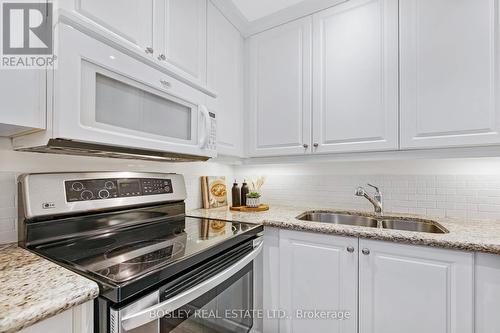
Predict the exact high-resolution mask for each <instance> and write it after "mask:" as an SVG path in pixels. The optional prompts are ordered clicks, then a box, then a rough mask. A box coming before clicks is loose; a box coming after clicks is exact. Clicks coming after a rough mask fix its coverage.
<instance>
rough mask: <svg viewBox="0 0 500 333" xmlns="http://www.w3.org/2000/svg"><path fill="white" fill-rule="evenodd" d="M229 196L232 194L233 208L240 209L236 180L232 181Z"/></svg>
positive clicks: (238, 189)
mask: <svg viewBox="0 0 500 333" xmlns="http://www.w3.org/2000/svg"><path fill="white" fill-rule="evenodd" d="M231 194H232V199H233V200H232V202H233V207H240V188H239V186H238V183H237V182H236V179H235V180H234V183H233V188H232V189H231Z"/></svg>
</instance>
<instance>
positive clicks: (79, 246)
mask: <svg viewBox="0 0 500 333" xmlns="http://www.w3.org/2000/svg"><path fill="white" fill-rule="evenodd" d="M129 214H135V215H127V214H119V215H111V216H108V217H106V218H107V219H108V221H106V222H107V225H113V224H114V223H116V224H118V225H119V224H120V221H121V220H131V219H137V218H139V219H141V220H144V219H151V218H154V217H157V216H138V215H137V213H134V212H131V213H129ZM143 214H144V213H143ZM113 219H114V220H116V221H114V222H113V221H112V220H113ZM254 227H258V226H257V225H251V224H246V223H237V222H225V221H220V220H207V219H200V218H192V217H184V216H182V217H173V218H172V217H169V218H166V219H164V220H161V219H160V220H159V221H158V220H157V221H155V222H153V223H146V224H141V225H139V226H134V227H129V228H126V229H118V230H114V231H112V232H104V231H103V232H101V233H100V234H99V235H94V236H92V237H79V238H76V239H72V240H71V241H65V242H59V243H56V244H50V245H47V246H38V247H37V248H36V249H35V250H36V251H37V252H40V253H42V254H44V255H46V256H47V257H49V258H53V259H56V260H58V261H62V262H66V263H67V264H70V265H72V266H73V267H75V268H78V269H79V270H84V271H86V272H91V273H92V274H94V275H97V276H98V277H100V278H101V279H104V280H109V281H112V282H114V283H122V282H125V281H128V280H131V279H134V278H136V277H139V276H141V275H143V274H146V273H148V272H151V271H154V270H156V269H160V268H161V267H162V266H165V265H168V264H170V263H173V262H175V261H177V260H181V259H183V258H186V257H189V256H192V255H194V254H197V253H199V252H202V251H205V250H207V249H209V248H210V247H212V246H214V245H216V244H219V243H222V242H224V241H225V240H228V239H230V238H233V237H236V236H238V235H239V234H242V233H244V232H245V231H247V230H250V229H252V228H254Z"/></svg>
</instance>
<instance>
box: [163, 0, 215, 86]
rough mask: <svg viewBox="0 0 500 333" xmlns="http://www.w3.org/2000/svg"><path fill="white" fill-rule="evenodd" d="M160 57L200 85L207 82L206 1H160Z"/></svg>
mask: <svg viewBox="0 0 500 333" xmlns="http://www.w3.org/2000/svg"><path fill="white" fill-rule="evenodd" d="M156 3H157V8H158V14H159V15H160V16H159V18H157V19H156V24H155V40H157V45H159V49H160V51H159V53H160V54H158V56H160V58H162V56H165V57H166V58H165V60H166V61H167V62H168V63H169V64H171V65H173V66H174V67H176V68H177V69H179V70H181V71H182V72H183V74H187V75H188V76H189V78H190V79H191V80H193V81H197V82H198V83H204V82H206V77H207V75H206V74H207V73H206V71H207V70H206V69H207V66H206V61H207V1H206V0H157V2H156Z"/></svg>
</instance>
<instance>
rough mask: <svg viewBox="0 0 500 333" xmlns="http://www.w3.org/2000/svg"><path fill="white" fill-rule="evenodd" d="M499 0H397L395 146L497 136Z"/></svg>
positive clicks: (466, 142)
mask: <svg viewBox="0 0 500 333" xmlns="http://www.w3.org/2000/svg"><path fill="white" fill-rule="evenodd" d="M498 6H499V3H498V0H461V1H456V0H438V1H436V0H401V1H400V29H401V31H400V36H401V39H400V42H401V131H402V132H401V146H402V148H428V147H430V148H432V147H451V146H470V145H484V144H494V143H500V105H499V97H500V91H499V89H500V87H499V84H500V83H499V81H498V76H499V74H500V72H499V70H500V66H499V65H500V58H499V55H500V53H499V52H498V47H499V42H500V40H499V39H498V26H499V24H500V22H499V11H498Z"/></svg>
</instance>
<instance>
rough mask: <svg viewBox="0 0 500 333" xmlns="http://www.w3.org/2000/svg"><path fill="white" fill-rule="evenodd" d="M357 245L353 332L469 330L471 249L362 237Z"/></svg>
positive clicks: (471, 313) (451, 332) (450, 332)
mask: <svg viewBox="0 0 500 333" xmlns="http://www.w3.org/2000/svg"><path fill="white" fill-rule="evenodd" d="M359 249H360V254H359V288H360V290H359V318H360V320H359V333H382V332H383V333H401V332H405V333H422V332H429V333H431V332H432V333H438V332H439V333H444V332H448V333H470V332H473V331H474V324H473V322H474V319H473V318H474V306H473V304H474V268H473V265H474V254H473V253H467V252H459V251H450V250H445V249H435V248H429V247H422V246H410V245H402V244H394V243H387V242H380V241H372V240H365V239H360V240H359ZM367 251H369V252H367Z"/></svg>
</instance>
